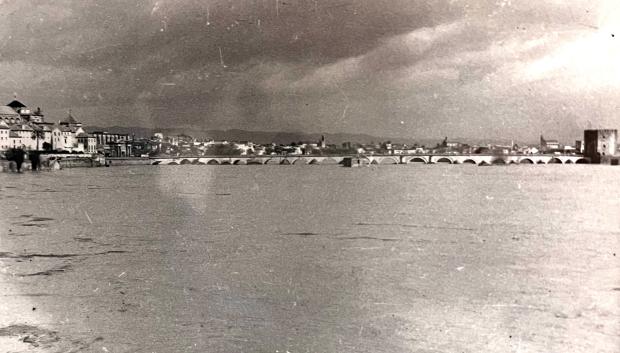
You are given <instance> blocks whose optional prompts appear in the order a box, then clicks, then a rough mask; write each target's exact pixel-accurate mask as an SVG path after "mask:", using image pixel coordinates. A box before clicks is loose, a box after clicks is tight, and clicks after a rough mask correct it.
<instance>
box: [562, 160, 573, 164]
mask: <svg viewBox="0 0 620 353" xmlns="http://www.w3.org/2000/svg"><path fill="white" fill-rule="evenodd" d="M564 164H575V162H573V160H572V159H567V160H566V161H565V162H564Z"/></svg>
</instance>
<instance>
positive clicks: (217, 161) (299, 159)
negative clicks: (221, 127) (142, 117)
mask: <svg viewBox="0 0 620 353" xmlns="http://www.w3.org/2000/svg"><path fill="white" fill-rule="evenodd" d="M346 157H347V156H234V157H222V156H212V157H173V158H151V164H161V165H175V164H211V165H243V164H284V165H288V164H325V165H328V164H342V161H343V160H344V159H345V158H346Z"/></svg>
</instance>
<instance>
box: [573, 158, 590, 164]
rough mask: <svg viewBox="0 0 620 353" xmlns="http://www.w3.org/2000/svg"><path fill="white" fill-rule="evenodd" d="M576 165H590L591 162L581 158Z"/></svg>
mask: <svg viewBox="0 0 620 353" xmlns="http://www.w3.org/2000/svg"><path fill="white" fill-rule="evenodd" d="M575 164H590V162H589V161H588V160H587V159H585V158H579V159H578V160H576V161H575Z"/></svg>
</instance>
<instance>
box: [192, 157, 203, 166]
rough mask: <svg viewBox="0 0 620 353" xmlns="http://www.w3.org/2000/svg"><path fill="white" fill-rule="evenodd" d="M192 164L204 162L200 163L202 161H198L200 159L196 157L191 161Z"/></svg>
mask: <svg viewBox="0 0 620 353" xmlns="http://www.w3.org/2000/svg"><path fill="white" fill-rule="evenodd" d="M192 164H194V165H199V164H204V163H202V162H201V161H200V159H198V158H196V159H194V160H193V161H192Z"/></svg>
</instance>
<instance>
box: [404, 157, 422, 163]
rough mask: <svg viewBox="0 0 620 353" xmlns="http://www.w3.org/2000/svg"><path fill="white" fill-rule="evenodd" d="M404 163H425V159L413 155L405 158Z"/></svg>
mask: <svg viewBox="0 0 620 353" xmlns="http://www.w3.org/2000/svg"><path fill="white" fill-rule="evenodd" d="M406 163H424V164H426V163H427V161H426V159H424V158H422V157H413V158H410V159H409V160H407V161H406Z"/></svg>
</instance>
